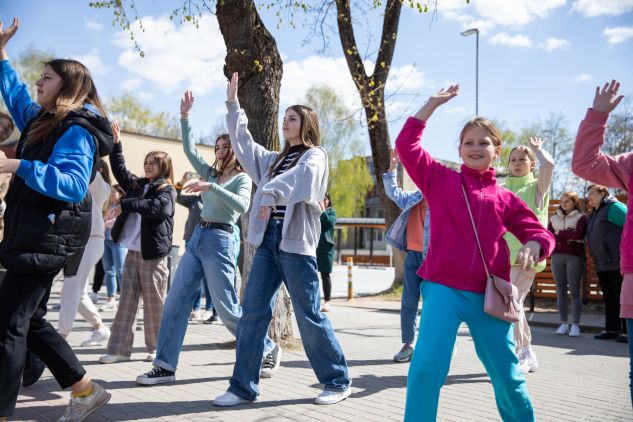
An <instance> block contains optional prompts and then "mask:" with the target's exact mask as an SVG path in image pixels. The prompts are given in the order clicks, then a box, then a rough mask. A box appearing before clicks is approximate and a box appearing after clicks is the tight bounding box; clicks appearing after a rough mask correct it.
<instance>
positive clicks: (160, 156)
mask: <svg viewBox="0 0 633 422" xmlns="http://www.w3.org/2000/svg"><path fill="white" fill-rule="evenodd" d="M149 157H153V158H154V159H155V160H156V162H157V164H158V171H159V177H162V178H164V179H165V181H166V183H165V184H163V185H161V186H160V189H162V188H164V187H166V185H167V184H169V185H172V186H173V185H174V167H173V165H172V164H171V157H170V156H169V154H167V153H166V152H164V151H150V152H148V153H147V155H146V156H145V160H147V159H148V158H149Z"/></svg>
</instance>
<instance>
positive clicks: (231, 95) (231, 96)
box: [226, 72, 239, 102]
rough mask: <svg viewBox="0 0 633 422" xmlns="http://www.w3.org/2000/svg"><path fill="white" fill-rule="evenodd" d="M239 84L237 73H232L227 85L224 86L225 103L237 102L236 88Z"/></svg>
mask: <svg viewBox="0 0 633 422" xmlns="http://www.w3.org/2000/svg"><path fill="white" fill-rule="evenodd" d="M238 84H239V75H238V74H237V72H233V74H232V75H231V79H230V80H229V83H228V84H226V99H227V101H229V102H231V101H235V100H237V86H238Z"/></svg>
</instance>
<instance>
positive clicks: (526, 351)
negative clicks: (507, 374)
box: [523, 346, 538, 372]
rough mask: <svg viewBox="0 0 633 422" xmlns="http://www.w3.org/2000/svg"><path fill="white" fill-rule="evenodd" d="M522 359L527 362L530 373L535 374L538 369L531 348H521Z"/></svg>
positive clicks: (534, 354)
mask: <svg viewBox="0 0 633 422" xmlns="http://www.w3.org/2000/svg"><path fill="white" fill-rule="evenodd" d="M523 358H524V359H525V361H526V362H527V364H528V367H529V369H530V372H535V371H536V370H537V369H538V360H537V359H536V353H534V350H532V347H530V346H526V347H524V348H523Z"/></svg>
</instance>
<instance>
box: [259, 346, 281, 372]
mask: <svg viewBox="0 0 633 422" xmlns="http://www.w3.org/2000/svg"><path fill="white" fill-rule="evenodd" d="M279 365H281V347H279V345H278V344H275V347H274V348H273V350H271V351H270V353H268V354H267V355H266V356H265V357H264V360H263V362H262V369H261V370H260V371H259V376H260V378H270V377H272V376H273V374H274V373H275V372H277V371H278V370H279Z"/></svg>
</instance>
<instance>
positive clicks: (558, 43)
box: [539, 38, 571, 51]
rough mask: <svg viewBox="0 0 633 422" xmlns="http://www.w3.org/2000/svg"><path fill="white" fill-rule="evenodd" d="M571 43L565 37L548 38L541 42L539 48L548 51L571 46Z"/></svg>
mask: <svg viewBox="0 0 633 422" xmlns="http://www.w3.org/2000/svg"><path fill="white" fill-rule="evenodd" d="M570 45H571V44H570V42H569V41H567V40H566V39H563V38H548V39H546V40H545V42H543V43H541V44H539V48H542V49H544V50H547V51H554V50H557V49H559V48H563V47H569V46H570Z"/></svg>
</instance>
